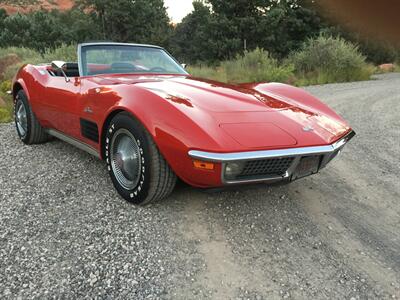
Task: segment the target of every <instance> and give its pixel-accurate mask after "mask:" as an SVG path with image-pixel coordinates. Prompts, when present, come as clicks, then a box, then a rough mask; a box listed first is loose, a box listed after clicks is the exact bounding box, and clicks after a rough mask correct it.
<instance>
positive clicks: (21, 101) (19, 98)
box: [14, 90, 48, 145]
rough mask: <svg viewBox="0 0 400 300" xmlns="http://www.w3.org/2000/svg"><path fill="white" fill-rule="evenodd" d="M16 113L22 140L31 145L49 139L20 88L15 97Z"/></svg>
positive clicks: (16, 121)
mask: <svg viewBox="0 0 400 300" xmlns="http://www.w3.org/2000/svg"><path fill="white" fill-rule="evenodd" d="M14 113H15V116H14V117H15V126H16V128H17V133H18V136H19V137H20V139H21V141H22V142H24V143H25V144H27V145H31V144H40V143H44V142H46V141H47V140H48V135H47V133H46V132H45V130H44V129H43V128H42V126H41V125H40V124H39V121H38V120H37V119H36V116H35V114H34V113H33V111H32V109H31V107H30V105H29V101H28V97H27V96H26V94H25V92H24V91H23V90H20V91H19V92H18V93H17V95H16V97H15V101H14Z"/></svg>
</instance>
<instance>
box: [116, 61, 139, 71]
mask: <svg viewBox="0 0 400 300" xmlns="http://www.w3.org/2000/svg"><path fill="white" fill-rule="evenodd" d="M111 69H112V70H122V71H137V68H136V67H135V65H134V64H131V63H127V62H115V63H113V64H112V65H111Z"/></svg>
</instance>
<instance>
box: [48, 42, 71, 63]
mask: <svg viewBox="0 0 400 300" xmlns="http://www.w3.org/2000/svg"><path fill="white" fill-rule="evenodd" d="M43 60H44V61H45V62H51V61H53V60H62V61H67V62H77V61H78V58H77V49H76V45H65V44H64V45H62V46H61V47H59V48H56V49H54V50H53V49H46V51H45V53H44V54H43Z"/></svg>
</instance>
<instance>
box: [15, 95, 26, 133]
mask: <svg viewBox="0 0 400 300" xmlns="http://www.w3.org/2000/svg"><path fill="white" fill-rule="evenodd" d="M15 112H16V113H15V122H16V124H17V128H18V132H19V134H20V136H21V137H25V136H26V134H27V132H28V117H27V112H26V108H25V104H24V102H22V101H21V100H18V102H17V105H16V108H15Z"/></svg>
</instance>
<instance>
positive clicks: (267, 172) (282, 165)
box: [238, 157, 295, 179]
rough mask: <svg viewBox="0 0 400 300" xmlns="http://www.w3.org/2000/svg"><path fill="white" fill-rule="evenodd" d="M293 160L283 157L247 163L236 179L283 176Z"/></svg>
mask: <svg viewBox="0 0 400 300" xmlns="http://www.w3.org/2000/svg"><path fill="white" fill-rule="evenodd" d="M294 159H295V158H294V157H285V158H272V159H265V160H253V161H248V162H246V165H245V167H244V169H243V171H242V173H240V175H239V176H238V179H242V178H245V177H252V176H283V175H284V174H285V173H286V171H287V170H288V169H289V167H290V166H291V164H292V163H293V161H294Z"/></svg>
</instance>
